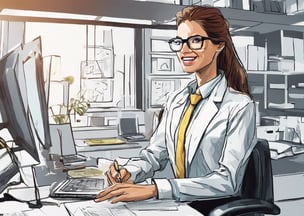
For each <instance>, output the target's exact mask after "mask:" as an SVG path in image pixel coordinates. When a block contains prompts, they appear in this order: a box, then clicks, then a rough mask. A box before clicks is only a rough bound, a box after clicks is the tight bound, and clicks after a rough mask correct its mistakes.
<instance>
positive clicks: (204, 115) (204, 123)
mask: <svg viewBox="0 0 304 216" xmlns="http://www.w3.org/2000/svg"><path fill="white" fill-rule="evenodd" d="M226 89H227V81H226V79H225V77H223V78H222V80H221V81H220V82H219V84H218V85H217V86H216V87H215V89H214V90H213V92H212V93H211V95H210V96H209V99H208V101H206V104H205V107H204V112H199V113H198V115H197V116H196V119H195V121H194V122H193V124H192V125H191V128H189V129H190V130H189V131H188V132H189V136H191V137H189V139H188V140H189V142H187V143H186V146H185V150H186V152H187V154H186V157H187V158H186V160H187V161H188V163H189V164H191V162H192V159H193V157H194V155H195V153H196V151H197V148H198V146H199V144H200V141H201V139H202V137H203V136H204V134H205V131H206V129H207V127H208V125H209V124H210V122H211V121H212V119H213V117H214V116H215V115H216V113H217V112H218V107H219V104H220V103H221V102H222V100H223V96H224V93H225V92H226Z"/></svg>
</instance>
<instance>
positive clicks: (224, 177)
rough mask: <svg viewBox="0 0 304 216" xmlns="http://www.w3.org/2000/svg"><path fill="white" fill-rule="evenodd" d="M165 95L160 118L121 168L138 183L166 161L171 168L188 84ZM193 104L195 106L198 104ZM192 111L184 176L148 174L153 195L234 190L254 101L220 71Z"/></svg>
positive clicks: (248, 142) (251, 133)
mask: <svg viewBox="0 0 304 216" xmlns="http://www.w3.org/2000/svg"><path fill="white" fill-rule="evenodd" d="M195 85H196V81H193V82H190V83H189V85H188V87H186V88H184V89H183V90H180V91H177V92H176V93H175V94H173V95H171V96H170V97H169V99H168V101H167V104H166V106H165V110H164V114H163V117H162V121H161V122H160V125H159V127H158V128H157V130H156V131H155V133H154V134H153V136H152V138H151V140H150V145H149V146H148V147H147V148H146V149H144V150H143V151H142V152H141V159H138V158H137V159H135V158H134V159H133V160H131V161H130V162H129V163H128V165H127V166H126V168H127V169H128V170H129V171H130V172H131V174H132V177H131V178H132V179H133V180H134V181H135V182H140V181H143V180H145V179H146V178H150V177H152V176H153V174H154V172H155V171H157V170H162V169H163V168H165V166H166V165H167V162H170V165H171V168H172V170H173V173H176V165H175V149H176V144H177V142H176V139H177V131H178V126H179V122H180V120H181V118H182V115H183V112H184V110H185V106H186V102H187V98H188V95H189V94H190V92H189V89H190V88H189V86H190V87H191V88H193V87H194V88H195ZM198 108H199V107H198ZM204 110H205V111H204V112H199V110H198V111H197V112H196V113H197V114H196V116H195V118H194V119H193V120H192V121H191V123H190V125H189V127H188V130H187V134H186V140H185V161H186V162H185V163H186V167H185V169H186V178H184V179H177V178H174V179H165V178H163V179H154V183H155V184H156V185H157V189H158V198H159V199H175V200H178V201H192V200H200V199H210V198H219V197H227V196H232V195H237V194H238V192H239V189H240V186H241V183H242V178H243V175H244V171H245V167H246V164H247V161H248V158H249V156H250V153H251V151H252V149H253V148H254V146H255V144H256V130H255V107H254V102H253V101H252V100H251V99H250V98H249V97H248V96H247V95H245V94H242V93H240V92H237V91H235V90H233V89H232V88H229V87H228V86H227V81H226V78H225V76H223V77H222V78H221V80H220V81H219V82H218V83H217V85H216V86H215V88H214V89H213V91H212V92H211V94H210V96H209V97H208V99H207V101H206V102H205V104H204Z"/></svg>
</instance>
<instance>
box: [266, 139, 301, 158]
mask: <svg viewBox="0 0 304 216" xmlns="http://www.w3.org/2000/svg"><path fill="white" fill-rule="evenodd" d="M269 148H270V156H271V159H275V160H277V159H280V158H284V157H289V156H293V155H296V154H301V153H304V145H303V144H295V143H292V142H287V141H273V142H272V141H269Z"/></svg>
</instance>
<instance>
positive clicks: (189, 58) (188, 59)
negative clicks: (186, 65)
mask: <svg viewBox="0 0 304 216" xmlns="http://www.w3.org/2000/svg"><path fill="white" fill-rule="evenodd" d="M195 59H196V57H182V60H183V61H185V62H191V61H194V60H195Z"/></svg>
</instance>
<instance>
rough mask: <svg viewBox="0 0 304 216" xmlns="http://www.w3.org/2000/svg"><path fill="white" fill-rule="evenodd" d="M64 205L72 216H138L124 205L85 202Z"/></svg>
mask: <svg viewBox="0 0 304 216" xmlns="http://www.w3.org/2000/svg"><path fill="white" fill-rule="evenodd" d="M64 205H65V207H66V209H67V210H68V211H69V213H70V214H71V215H72V216H98V215H102V216H136V215H135V214H134V213H133V212H132V211H131V210H130V209H128V208H127V207H126V205H125V204H124V203H117V204H111V203H110V201H104V202H100V203H96V202H94V201H83V202H72V203H65V204H64Z"/></svg>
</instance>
